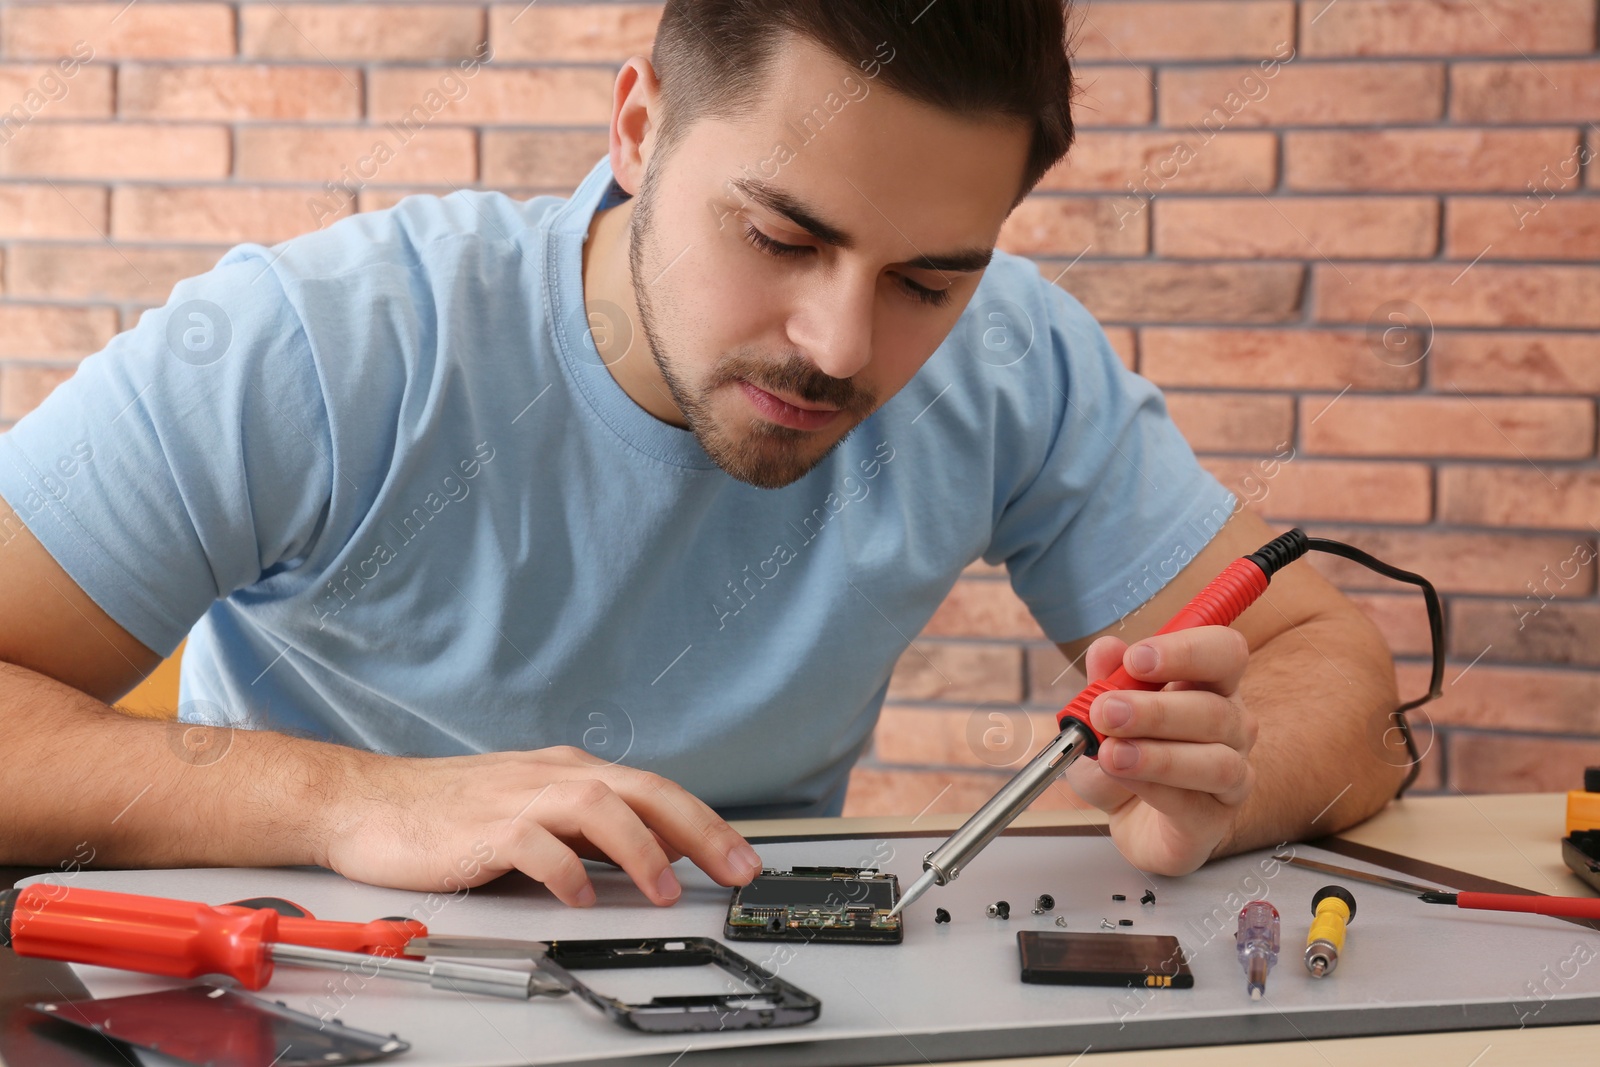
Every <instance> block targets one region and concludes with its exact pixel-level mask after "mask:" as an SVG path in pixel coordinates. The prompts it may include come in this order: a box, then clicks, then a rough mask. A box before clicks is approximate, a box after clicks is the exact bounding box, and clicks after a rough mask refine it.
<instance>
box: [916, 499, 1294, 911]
mask: <svg viewBox="0 0 1600 1067" xmlns="http://www.w3.org/2000/svg"><path fill="white" fill-rule="evenodd" d="M1309 547H1310V546H1309V541H1308V539H1307V537H1306V535H1305V533H1304V532H1303V531H1301V530H1298V529H1295V530H1290V531H1289V532H1288V533H1286V534H1284V535H1283V536H1282V537H1277V538H1274V539H1273V540H1271V541H1269V542H1267V544H1265V545H1263V546H1262V547H1261V548H1260V549H1258V550H1257V551H1255V552H1252V553H1251V554H1250V555H1248V556H1242V557H1240V558H1239V559H1236V560H1234V561H1233V562H1232V563H1230V564H1228V566H1227V567H1225V568H1224V569H1223V571H1222V573H1221V574H1218V575H1217V576H1216V577H1215V578H1213V579H1212V580H1211V581H1210V583H1209V584H1207V585H1206V587H1205V588H1204V589H1202V590H1201V591H1200V592H1199V594H1197V595H1196V596H1195V598H1194V599H1193V600H1191V601H1189V603H1188V604H1186V605H1185V606H1184V607H1183V609H1182V610H1181V611H1179V612H1178V613H1177V614H1176V615H1174V616H1173V617H1172V618H1171V619H1170V620H1169V621H1168V622H1167V624H1166V625H1165V626H1163V627H1162V628H1161V629H1160V630H1158V631H1156V632H1157V633H1162V634H1165V633H1171V632H1172V631H1174V630H1186V629H1188V628H1190V627H1192V626H1212V625H1215V626H1227V625H1229V624H1230V623H1232V622H1233V620H1234V619H1237V618H1238V617H1239V616H1240V615H1241V614H1243V612H1244V610H1245V609H1246V608H1248V607H1249V606H1250V605H1251V604H1253V603H1255V601H1256V598H1257V597H1259V596H1260V595H1261V594H1262V593H1263V592H1265V591H1266V588H1267V583H1268V582H1269V581H1270V580H1271V579H1272V576H1273V575H1274V574H1276V573H1277V572H1278V570H1279V569H1280V568H1282V567H1284V566H1286V565H1287V564H1289V563H1292V562H1293V561H1294V560H1297V559H1299V558H1300V557H1301V556H1303V555H1305V553H1306V551H1307V549H1308V548H1309ZM1162 684H1163V683H1158V682H1143V681H1140V680H1139V679H1137V678H1134V677H1133V676H1132V675H1130V674H1128V672H1127V671H1126V670H1124V669H1123V668H1121V667H1118V668H1117V669H1116V670H1115V671H1113V672H1112V673H1111V674H1109V675H1107V676H1106V677H1105V678H1102V679H1101V680H1100V681H1098V682H1095V683H1094V684H1093V685H1090V686H1087V687H1086V688H1085V689H1084V690H1083V691H1082V692H1081V693H1079V694H1078V695H1077V696H1076V697H1074V698H1073V699H1072V702H1071V703H1069V704H1068V705H1067V706H1066V707H1064V708H1062V709H1061V711H1060V712H1059V713H1058V714H1057V715H1056V722H1057V723H1058V724H1059V725H1060V727H1061V732H1060V733H1059V734H1057V735H1056V736H1055V737H1054V738H1053V739H1052V740H1051V741H1050V743H1049V744H1047V745H1045V747H1044V750H1043V751H1041V752H1040V753H1039V754H1038V755H1037V756H1035V757H1033V759H1032V760H1030V761H1029V762H1028V765H1027V766H1025V767H1023V768H1022V770H1020V771H1018V772H1017V773H1016V775H1015V776H1014V777H1013V778H1012V779H1011V780H1010V781H1009V782H1007V783H1006V784H1005V785H1004V786H1002V787H1001V789H1000V791H999V792H998V793H996V794H995V795H994V796H992V797H990V798H989V800H988V801H987V802H985V803H984V805H983V807H981V808H979V809H978V810H977V811H976V812H974V813H973V815H972V818H970V819H968V820H967V821H966V822H965V823H964V824H962V826H961V828H960V829H959V830H957V831H956V832H955V833H953V834H951V835H950V837H949V838H947V839H946V840H945V842H944V844H942V845H940V846H939V847H938V848H936V849H934V850H933V851H932V852H929V853H928V854H927V855H926V856H924V857H923V858H922V874H921V876H919V877H918V878H917V880H916V881H915V882H913V883H912V884H911V888H910V889H908V890H906V892H905V893H904V895H902V896H901V898H900V901H899V903H897V904H896V905H895V906H894V909H893V912H891V914H895V913H898V912H900V911H901V910H902V909H903V908H905V907H906V905H908V904H910V903H911V902H912V901H913V900H916V899H917V898H918V897H920V896H921V895H922V894H923V893H925V892H927V891H928V888H929V887H930V886H933V885H946V884H948V883H949V882H952V881H954V880H955V879H956V877H957V876H958V875H960V873H961V871H962V870H963V869H964V868H965V867H966V865H967V864H968V863H970V862H971V861H972V859H973V857H975V856H976V855H977V854H978V853H979V852H981V851H982V850H983V848H984V846H986V845H988V843H989V842H990V841H993V840H994V839H995V838H996V837H997V836H999V834H1000V832H1001V831H1002V830H1004V829H1005V828H1006V827H1007V826H1010V825H1011V823H1012V822H1013V821H1015V819H1016V817H1017V816H1018V815H1020V814H1021V813H1022V811H1023V809H1025V808H1026V807H1027V806H1028V805H1029V804H1032V803H1033V802H1034V800H1036V799H1037V798H1038V797H1039V795H1040V794H1041V793H1043V792H1044V791H1045V790H1046V789H1048V788H1049V787H1050V783H1051V782H1054V781H1055V780H1056V778H1058V777H1059V776H1060V775H1061V774H1062V772H1064V771H1065V770H1066V769H1067V768H1068V767H1069V766H1071V765H1072V762H1073V761H1074V760H1076V759H1077V758H1078V757H1079V756H1088V757H1090V758H1091V759H1092V758H1094V757H1095V756H1096V755H1098V754H1099V751H1100V742H1101V741H1104V740H1105V735H1104V734H1102V733H1100V732H1099V731H1098V730H1096V729H1095V728H1094V726H1093V725H1092V724H1091V723H1090V722H1089V705H1090V704H1092V703H1093V702H1094V699H1095V697H1097V696H1099V695H1100V694H1101V693H1104V692H1106V691H1107V690H1111V689H1142V690H1154V689H1160V688H1161V687H1162Z"/></svg>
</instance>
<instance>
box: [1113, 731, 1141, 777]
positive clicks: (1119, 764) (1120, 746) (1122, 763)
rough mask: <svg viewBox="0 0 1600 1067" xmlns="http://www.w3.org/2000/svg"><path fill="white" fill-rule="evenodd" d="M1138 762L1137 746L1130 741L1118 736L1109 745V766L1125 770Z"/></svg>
mask: <svg viewBox="0 0 1600 1067" xmlns="http://www.w3.org/2000/svg"><path fill="white" fill-rule="evenodd" d="M1138 762H1139V746H1138V745H1136V744H1134V743H1133V742H1132V741H1123V740H1121V739H1120V738H1119V739H1118V740H1117V743H1116V744H1115V745H1112V746H1111V766H1112V767H1114V768H1115V769H1117V770H1119V771H1125V770H1127V769H1128V768H1130V767H1132V766H1133V765H1134V764H1135V763H1138Z"/></svg>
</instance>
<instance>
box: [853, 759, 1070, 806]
mask: <svg viewBox="0 0 1600 1067" xmlns="http://www.w3.org/2000/svg"><path fill="white" fill-rule="evenodd" d="M1009 778H1010V774H1008V773H1006V772H1005V771H996V772H990V771H914V770H896V769H892V768H879V767H862V766H857V767H855V768H853V769H852V770H851V771H850V789H849V793H848V794H847V795H846V796H845V800H844V815H845V816H846V817H849V818H854V817H856V816H864V815H913V816H914V815H922V814H926V815H929V816H934V815H946V814H958V815H968V814H971V813H972V812H974V811H977V810H978V808H979V807H981V806H982V805H983V803H984V802H985V801H987V800H988V799H989V798H990V797H992V796H994V794H995V792H996V791H997V790H998V789H999V788H1000V787H1001V786H1003V785H1005V784H1006V781H1007V780H1008V779H1009ZM1087 807H1088V805H1087V804H1085V803H1084V802H1083V801H1081V800H1079V799H1078V798H1077V796H1076V794H1074V793H1073V792H1072V790H1070V789H1068V788H1067V786H1066V783H1065V782H1062V781H1060V780H1057V781H1056V783H1055V784H1054V785H1052V786H1051V787H1050V788H1049V789H1047V790H1045V793H1044V795H1043V796H1041V797H1040V798H1039V799H1038V800H1035V801H1034V802H1033V804H1032V805H1031V806H1030V807H1029V808H1028V810H1029V811H1061V810H1069V809H1082V808H1087Z"/></svg>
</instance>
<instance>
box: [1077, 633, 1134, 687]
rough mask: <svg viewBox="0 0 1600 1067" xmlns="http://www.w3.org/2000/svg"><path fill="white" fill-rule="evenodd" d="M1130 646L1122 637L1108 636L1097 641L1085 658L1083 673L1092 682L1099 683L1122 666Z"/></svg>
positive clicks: (1090, 647)
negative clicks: (1125, 653) (1124, 655)
mask: <svg viewBox="0 0 1600 1067" xmlns="http://www.w3.org/2000/svg"><path fill="white" fill-rule="evenodd" d="M1127 649H1128V645H1127V643H1126V642H1124V641H1123V640H1122V638H1120V637H1112V636H1111V635H1110V634H1107V635H1106V636H1105V637H1101V638H1098V639H1096V640H1095V642H1094V643H1093V644H1091V645H1090V646H1089V650H1088V651H1087V652H1085V653H1084V656H1083V671H1084V674H1086V675H1087V676H1088V678H1089V681H1091V682H1098V681H1099V680H1100V679H1102V678H1104V677H1105V676H1106V675H1108V674H1110V673H1111V672H1112V671H1114V670H1116V669H1117V668H1118V667H1120V666H1122V654H1123V653H1124V652H1126V651H1127Z"/></svg>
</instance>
